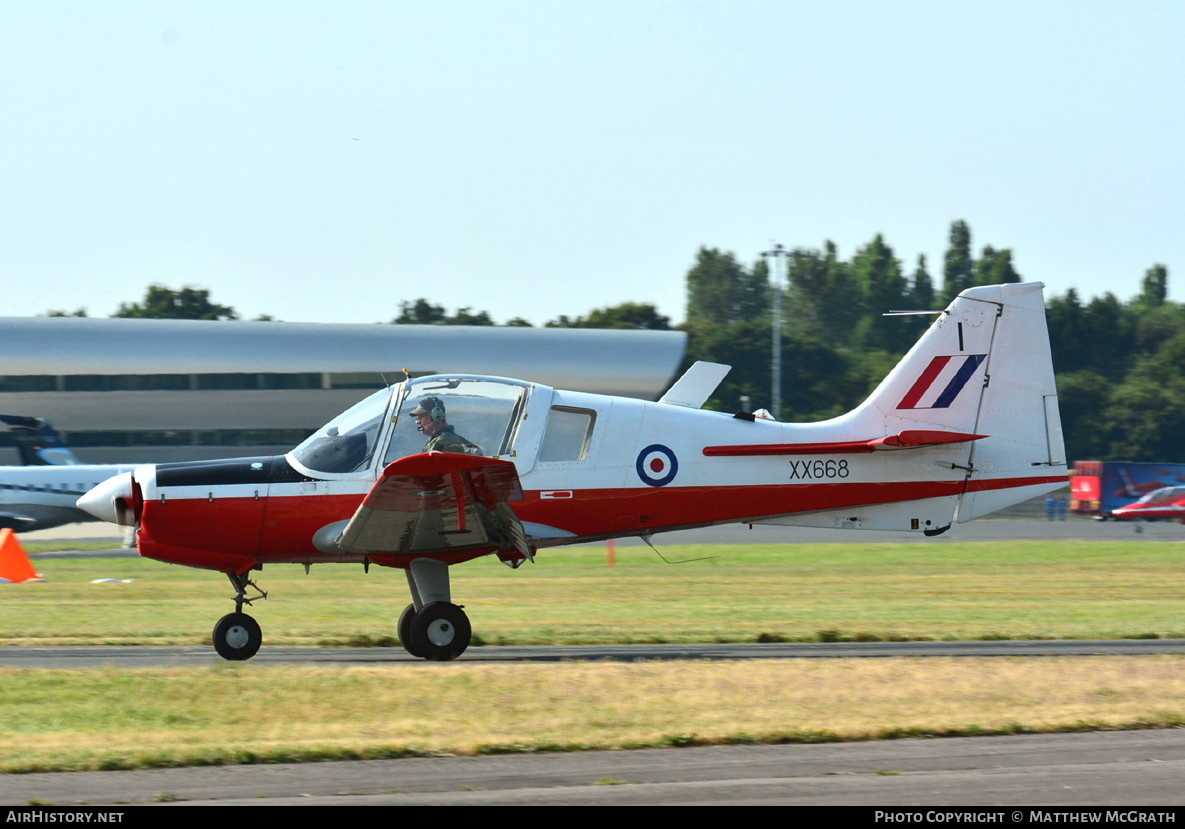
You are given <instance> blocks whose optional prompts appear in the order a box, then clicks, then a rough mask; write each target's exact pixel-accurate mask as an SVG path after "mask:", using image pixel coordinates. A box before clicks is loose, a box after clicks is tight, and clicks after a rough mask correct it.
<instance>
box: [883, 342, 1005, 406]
mask: <svg viewBox="0 0 1185 829" xmlns="http://www.w3.org/2000/svg"><path fill="white" fill-rule="evenodd" d="M986 358H987V355H986V354H967V355H963V356H958V355H946V356H939V357H935V358H934V359H933V360H931V361H930V364H929V365H928V366H926V369H925V371H923V372H922V373H921V376H919V377H918V379H917V380H916V381H915V382H914V384H913V386H911V387H910V389H909V391H908V392H907V393H906V395H905V397H903V398H901V402H900V403H898V404H897V408H898V409H946V408H949V407H950V405H951V404H952V403H954V402H955V399H956V398H957V397H958V396H959V392H961V391H962V390H963V388H964V387H965V386H966V385H967V381H968V380H970V379H971V378H972V377H973V376H974V375H975V371H976V369H978V368H979V364H980V363H982V362H983V361H984V360H985V359H986Z"/></svg>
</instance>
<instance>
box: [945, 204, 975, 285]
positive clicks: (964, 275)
mask: <svg viewBox="0 0 1185 829" xmlns="http://www.w3.org/2000/svg"><path fill="white" fill-rule="evenodd" d="M974 285H975V263H974V262H972V261H971V228H970V227H968V226H967V223H966V222H965V221H963V220H962V219H959V220H958V221H955V222H951V226H950V244H949V246H948V247H947V249H946V255H945V257H944V258H943V262H942V296H943V300H944V304H946V303H949V302H950V301H951V300H952V299H954V298H955V297H957V296H958V295H959V293H960V292H961V291H965V290H966V289H967V288H971V287H974Z"/></svg>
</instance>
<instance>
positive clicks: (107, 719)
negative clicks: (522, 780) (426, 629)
mask: <svg viewBox="0 0 1185 829" xmlns="http://www.w3.org/2000/svg"><path fill="white" fill-rule="evenodd" d="M664 555H666V556H667V558H668V559H672V560H685V559H696V558H701V557H704V556H713V557H712V558H709V559H707V560H701V561H691V562H688V563H684V564H665V563H663V562H662V561H661V560H659V559H658V558H657V557H656V556H655V555H654V554H653V553H652V552H650V551H649V550H648V549H646V548H619V550H618V553H617V566H615V567H612V568H610V567H607V566H606V564H605V553H604V550H603V549H601V548H595V547H593V548H573V549H568V550H562V551H556V552H546V551H545V552H544V553H543V554H542V555H541V556H540V561H539V563H538V564H537V565H534V566H530V565H527V566H524V567H523V568H521V569H520V570H518V571H515V572H511V571H509V570H507V569H506V568H504V567H502V566H501V565H499V564H497V563H496V562H492V561H478V562H473V563H470V564H468V565H464V566H461V567H458V568H456V570H455V571H454V577H453V590H454V598H455V600H456V601H458V602H460V603H463V604H465V605H467V611H468V612H469V614H470V616H471V618H472V619H473V625H474V630H475V633H476V635H477V636H478V637H480V641H482V642H485V643H487V644H499V643H514V644H524V643H606V642H713V641H731V642H736V641H755V640H769V639H786V640H819V639H868V640H872V639H882V640H891V639H935V640H938V639H974V638H1118V637H1157V636H1164V637H1169V636H1171V637H1176V636H1182V635H1185V624H1182V622H1181V621H1180V618H1181V592H1182V591H1181V588H1180V586H1179V585H1178V581H1179V579H1178V578H1177V576H1178V574H1179V572H1180V570H1181V566H1180V562H1179V560H1178V559H1179V556H1180V551H1179V549H1178V545H1175V544H1164V543H1147V542H1143V543H1142V542H1139V541H1128V542H1121V543H1114V544H1112V543H1106V542H1094V543H1089V544H1083V543H1080V542H1002V543H964V544H944V545H941V546H937V545H936V546H926V545H917V544H876V545H856V544H851V545H849V544H843V545H838V544H830V545H796V546H769V547H763V546H744V547H737V548H735V549H723V548H718V547H681V548H673V547H672V548H665V549H664ZM37 563H38V568H39V569H40V570H41V571H42V573H43V574H44V575H45V576H46V577H47V579H48V581H46V582H45V583H41V584H27V585H3V586H0V644H7V645H14V644H23V645H47V644H90V643H125V644H166V643H177V644H199V643H202V642H208V641H209V630H210V628H211V627H212V626H213V623H214V620H215V619H216V618H217V617H219V616H221V615H222V614H223V613H225V612H228V611H229V610H231V609H232V604H231V602H230V601H229V597H230V595H231V589H230V586H229V583H227V582H226V581H225V579H224V577H222V576H220V575H219V574H215V573H204V572H199V571H194V570H189V569H186V568H181V567H171V566H166V565H163V564H159V563H155V562H150V561H142V560H138V559H97V558H95V559H90V558H85V559H47V560H43V561H39V562H37ZM101 578H120V579H132V580H133V581H131V582H128V583H118V584H113V583H102V584H92V583H91V581H92V580H94V579H101ZM258 579H259V581H260V583H261V585H262V586H263V587H264V589H267V590H269V591H270V592H271V598H269V599H268V600H267V601H266V602H262V603H260V604H259V605H257V608H256V609H255V610H253V611H252V612H253V614H254V615H255V616H256V617H257V618H258V619H259V620H260V621H261V623H262V625H263V628H264V640H265V641H264V647H265V648H267V647H268V645H269V644H272V645H274V644H286V645H314V644H318V645H333V644H374V643H381V644H391V645H397V642H396V641H395V638H394V626H395V620H396V618H397V616H398V613H399V611H400V610H401V609H402V607H403V606H404V604H406V602H407V587H406V583H405V581H404V579H403V576H402V573H401V572H397V571H389V570H383V569H382V568H373V569H372V570H371V572H370V573H369V574H364V573H363V572H362V570H361V568H360V567H346V566H332V567H331V566H317V567H314V568H313V571H312V573H311V575H308V576H306V575H305V574H304V572H303V569H302V568H300V567H296V566H277V567H274V568H272V567H269V568H267V569H266V570H265V571H264V572H263V573H261V574H259V576H258ZM1182 724H1185V659H1181V658H1178V657H1167V656H1160V657H1065V658H1041V659H1028V660H1026V659H999V658H998V659H942V658H935V659H883V660H846V659H842V660H840V659H837V660H817V661H815V660H788V661H785V662H757V661H753V662H713V663H697V662H673V663H672V662H664V663H657V662H656V663H640V664H614V663H561V664H555V665H535V664H521V665H520V664H498V665H476V664H468V665H467V664H465V663H464V659H462V660H461V661H459V662H455V663H447V664H416V665H407V664H402V665H390V666H377V667H281V666H268V665H265V664H263V663H250V662H248V663H238V664H226V665H218V666H215V667H209V668H170V669H149V670H138V669H137V670H133V669H120V668H104V669H99V670H87V671H58V670H34V669H6V670H3V671H0V770H5V771H10V772H11V771H31V770H38V769H67V768H71V769H73V768H135V767H143V766H160V765H178V764H198V763H236V762H239V763H241V762H279V761H291V760H302V759H303V760H309V759H335V758H347V757H382V756H388V757H389V756H402V755H407V754H433V753H484V752H494V751H529V750H571V749H582V748H598V749H610V748H622V747H633V746H651V745H654V746H675V745H686V744H696V743H738V742H778V741H819V740H840V739H867V738H873V739H875V738H888V737H895V736H905V735H924V734H933V735H946V734H986V733H1017V732H1024V731H1050V730H1075V729H1099V728H1133V727H1179V726H1181V725H1182Z"/></svg>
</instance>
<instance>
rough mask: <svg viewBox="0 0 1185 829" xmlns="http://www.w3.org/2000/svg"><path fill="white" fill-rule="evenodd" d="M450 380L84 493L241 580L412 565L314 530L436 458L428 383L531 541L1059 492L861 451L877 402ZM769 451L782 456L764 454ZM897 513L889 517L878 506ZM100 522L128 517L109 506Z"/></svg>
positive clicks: (964, 453)
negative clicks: (774, 407)
mask: <svg viewBox="0 0 1185 829" xmlns="http://www.w3.org/2000/svg"><path fill="white" fill-rule="evenodd" d="M449 382H454V383H455V384H456V385H455V387H454V388H452V389H449V388H444V390H443V391H442V390H441V387H442V381H441V380H439V379H436V380H434V379H433V378H421V379H419V380H414V381H410V382H409V383H407V384H400V385H398V386H394V387H392V388H391V389H389V390H387V391H385V392H380V393H377V394H375V395H372V397H371V398H368V400H366V401H363V402H362V403H360V404H358V406H356V407H355V408H354V409H352V410H350V412H347V413H345V414H343V415H342V417H341V418H339V419H338V421H335V422H334V423H331V424H329V425H327V426H326V427H325V428H324V429H322V430H321V431H320V432H318V433H317V434H316V435H313V436H312V437H310V438H309V440H308V441H306V442H305V443H303V444H301V446H299V447H297V448H296V449H295V450H293V452H290V453H288V454H287V455H283V456H274V457H260V458H240V459H232V460H224V461H201V462H192V463H173V464H159V465H156V466H142V467H139V468H137V469H136V470H135V473H134V481H135V486H134V488H133V486H132V477H133V476H130V475H125V476H121V477H120V478H118V479H115V480H113V481H111V482H109V484H108V485H105V487H103V488H100V490H101V491H96V493H92V494H91V495H88V496H87V499H84V501H86V502H87V503H88V504H89V506H88V508H91V509H93V510H95V512H96V514H103V506H102V505H103V504H113V503H116V502H118V501H119V500H120V499H122V500H123V502H124V507H125V508H126V507H128V506H131V507H134V512H135V513H136V515H137V516H138V522H139V532H138V547H139V550H140V552H141V554H142V555H145V556H149V557H152V558H157V559H160V560H163V561H170V562H175V563H180V564H187V565H190V566H195V567H205V568H209V569H214V570H221V571H225V572H238V573H241V572H245V571H246V570H248V569H250V568H251V567H253V566H255V565H257V564H261V563H267V562H300V563H314V562H327V561H338V562H341V561H359V560H362V559H364V558H368V559H370V560H373V561H376V562H377V563H379V564H393V565H395V566H405V564H406V562H405V561H403V560H401V559H399V558H398V557H393V556H389V555H388V556H381V555H371V556H367V555H365V554H358V553H341V552H337V551H326V549H324V545H322V548H319V547H318V545H317V543H316V540H315V538H316V536H317V534H318V532H319V531H323V530H324V529H325V528H327V527H330V526H331V525H334V524H335V523H340V522H342V521H343V520H344V519H348V518H349V517H350V516H351V515H353V514H354V512H355V510H357V508H358V505H359V504H360V503H361V501H362V499H363V498H364V497H365V496H366V494H367V493H368V492H369V491H370V489H371V487H372V486H374V483H375V481H376V479H377V478H378V476H379V474H380V473H381V472H382V470H383V469H384V468H385V467H386V465H387V464H389V463H390V462H392V461H393V460H396V459H398V458H401V457H406V456H408V455H410V454H415V453H416V452H419V451H420V450H421V449H422V448H423V445H424V443H425V439H424V436H423V435H422V434H419V433H418V432H416V431H415V427H414V422H413V419H412V418H410V417H408V416H407V415H406V412H407V411H408V409H409V408H410V406H411V405H413V404H414V403H416V402H417V401H418V400H419V399H420V398H421V397H422V396H423V395H424V394H425V391H426V390H429V391H432V392H433V393H434V394H437V395H441V396H442V397H444V398H445V399H446V401H447V403H448V410H449V422H450V423H451V424H454V428H455V429H456V430H457V431H458V432H460V433H462V434H464V435H465V436H466V438H467V439H468V440H471V441H472V442H474V443H477V444H480V445H481V446H482V447H483V452H482V454H484V455H486V456H488V457H495V458H501V459H504V460H507V461H510V462H512V463H513V464H514V465H515V468H516V470H517V472H518V477H519V481H520V482H521V488H522V497H521V498H516V499H515V500H512V501H511V502H510V506H511V507H512V509H513V510H514V512H515V514H516V515H517V517H518V519H519V520H520V521H521V522H522V524H523V526H524V528H525V530H526V532H527V534H528V535H529V537H530V539H531V543H532V545H533V546H534V547H536V548H543V547H550V546H555V545H559V544H569V543H574V542H579V541H586V540H594V539H602V538H613V537H622V536H637V535H649V534H652V533H657V532H663V531H668V530H674V529H683V528H689V527H698V526H707V525H712V524H723V523H735V522H753V523H756V522H762V521H770V520H780V519H786V518H788V517H793V516H796V515H808V514H809V515H811V516H814V518H812V519H807V521H806V522H807V523H810V522H811V521H812V520H813V521H817V520H826V521H833V522H834V525H836V526H845V525H844V524H843V522H844V521H847V522H849V523H848V524H847V526H866V525H868V522H870V521H873V520H883V521H887V522H889V523H890V524H891V526H892V528H895V529H901V530H904V531H913V532H925V531H933V530H935V529H937V528H940V527H944V526H948V525H949V524H950V523H951V520H952V514H953V513H954V510H955V505H956V504H957V502H958V499H959V498H960V497H961V496H962V495H963V494H964V493H965V492H967V491H969V490H979V491H986V490H993V489H1001V488H1008V487H1024V486H1030V487H1031V486H1036V485H1040V484H1042V483H1048V482H1049V481H1050V480H1056V481H1057V482H1058V483H1063V482H1064V475H1063V476H1060V477H1059V476H1052V477H1051V476H1047V475H1035V474H1032V473H1031V472H1030V473H1028V474H1026V475H1024V476H1023V477H1021V476H1016V475H1010V474H1008V473H1007V472H1006V471H1005V473H1004V474H1002V475H997V476H990V475H984V476H981V477H980V478H977V479H974V480H970V481H969V480H968V476H967V474H966V472H965V469H966V467H967V465H968V458H969V455H970V453H971V448H970V443H969V442H966V441H963V442H952V443H945V444H941V445H934V446H920V447H915V448H909V449H898V450H897V451H878V450H879V449H888V450H892V449H893V448H894V447H891V446H885V447H877V448H876V449H874V448H872V447H866V446H859V447H857V446H849V444H851V443H853V442H855V441H854V439H856V438H862V439H869V438H876V437H880V436H881V433H882V432H883V430H884V429H885V428H886V427H885V424H884V418H883V414H882V413H880V412H879V411H877V410H870V411H863V410H856V411H855V412H852V413H849V415H845V416H843V417H841V418H836V419H833V420H829V421H824V422H821V423H814V424H787V423H777V422H774V421H770V420H763V419H759V418H753V417H751V416H750V417H734V416H731V415H727V414H721V413H718V412H710V411H704V410H700V409H693V408H688V407H685V406H678V405H670V404H667V403H661V402H660V403H651V402H645V401H640V400H634V399H629V398H615V397H606V396H601V395H592V394H583V393H574V392H565V391H559V390H556V389H552V388H550V387H546V386H541V385H538V384H529V383H522V382H519V381H511V380H505V379H502V378H461V379H456V378H454V379H453V380H451V381H449ZM971 437H982V436H971ZM770 446H774V447H782V448H781V449H779V450H778V451H777V453H776V454H768V453H767V447H770ZM786 447H789V448H786ZM795 447H799V448H795ZM96 504H98V505H99V506H98V507H97V508H96V506H95V505H96ZM897 504H900V505H901V507H900V508H899V509H897V510H894V511H892V512H891V513H884V515H881V514H879V513H878V514H877V516H873V513H871V512H869V509H868V508H869V507H875V506H876V505H897ZM906 504H908V507H906ZM857 506H859V507H862V508H864V509H863V511H861V510H855V511H853V512H852V513H851V515H843V516H832V513H833V512H834V511H836V510H845V509H847V510H852V508H853V507H857ZM861 515H866V517H864V518H861V517H860V516H861ZM103 516H104V517H107V518H108V520H115V519H116V517H117V516H116V515H115V513H114V508H113V509H112V511H111V512H110V514H103ZM818 516H823V518H821V519H820V518H818ZM490 552H493V551H492V550H491V549H489V548H482V547H475V548H472V549H464V548H457V549H450V550H448V551H445V552H442V553H441V554H440V555H439V556H438V557H440V558H441V559H442V560H446V561H448V562H449V563H456V562H458V561H463V560H465V559H467V558H472V557H476V556H479V555H485V554H487V553H490Z"/></svg>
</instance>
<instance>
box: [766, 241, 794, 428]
mask: <svg viewBox="0 0 1185 829" xmlns="http://www.w3.org/2000/svg"><path fill="white" fill-rule="evenodd" d="M789 255H790V252H789V251H788V250H786V249H785V248H784V247H782V246H781V245H779V244H775V245H774V248H773V250H767V251H763V252H762V254H761V256H762V257H763V258H765V259H767V260H768V259H769V258H770V257H773V260H774V265H773V267H772V268H771V269H770V272H771V274H772V276H773V282H772V284H771V286H770V287H771V288H772V289H773V303H772V304H773V319H772V321H771V327H772V328H773V379H772V381H771V383H770V397H771V398H772V399H771V400H770V411H771V412H772V413H773V416H774V420H781V419H782V260H783V259H785V258H786V257H787V256H789Z"/></svg>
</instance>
